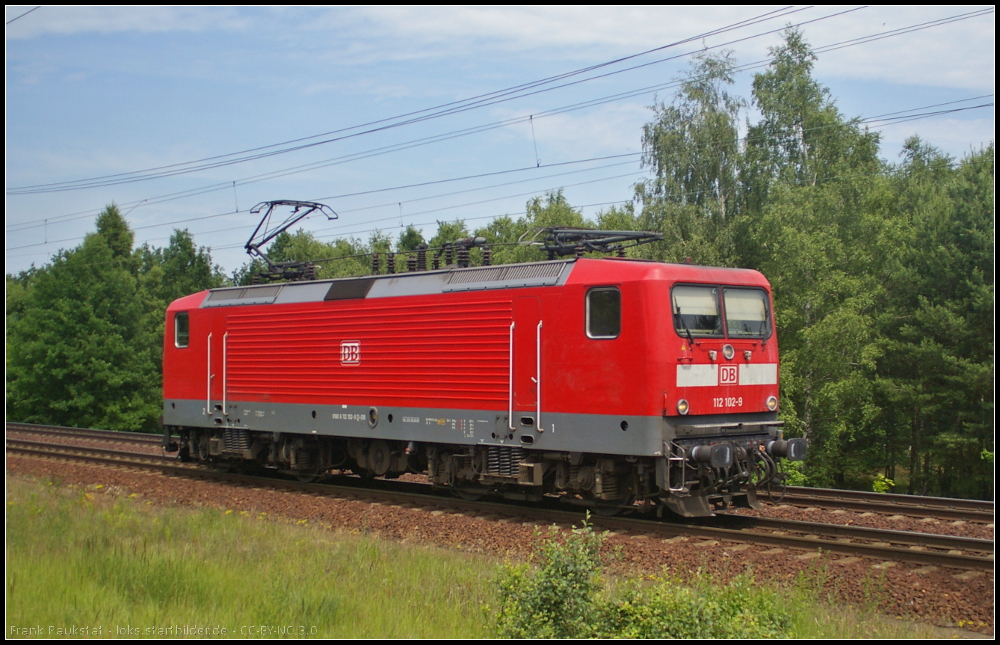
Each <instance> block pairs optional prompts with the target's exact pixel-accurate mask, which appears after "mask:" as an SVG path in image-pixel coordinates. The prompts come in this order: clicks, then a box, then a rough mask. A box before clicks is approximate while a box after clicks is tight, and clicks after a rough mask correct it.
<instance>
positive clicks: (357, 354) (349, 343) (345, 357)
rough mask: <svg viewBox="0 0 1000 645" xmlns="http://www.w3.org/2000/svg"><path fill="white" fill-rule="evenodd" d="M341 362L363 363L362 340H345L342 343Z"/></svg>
mask: <svg viewBox="0 0 1000 645" xmlns="http://www.w3.org/2000/svg"><path fill="white" fill-rule="evenodd" d="M340 364H341V365H360V364H361V341H359V340H345V341H342V342H341V343H340Z"/></svg>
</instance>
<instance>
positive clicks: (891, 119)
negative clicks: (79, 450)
mask: <svg viewBox="0 0 1000 645" xmlns="http://www.w3.org/2000/svg"><path fill="white" fill-rule="evenodd" d="M985 96H991V95H985ZM965 100H968V99H965ZM956 102H961V101H949V102H947V103H943V104H939V105H949V104H954V103H956ZM992 106H993V103H992V102H990V103H983V104H980V105H975V106H968V107H962V108H952V109H949V110H935V111H932V112H926V113H920V114H911V115H905V114H904V115H901V116H889V115H893V114H899V113H900V112H912V111H913V110H916V109H920V108H911V109H909V110H901V111H899V112H892V113H887V114H886V115H878V116H875V117H869V118H867V119H860V120H858V121H857V123H858V124H864V125H867V124H869V123H882V125H873V126H872V127H876V128H878V127H886V126H887V125H891V124H894V123H900V122H906V121H912V120H917V119H923V118H931V117H935V116H941V115H944V114H952V113H955V112H962V111H966V110H972V109H981V108H985V107H992ZM886 117H888V118H886ZM831 127H841V126H840V125H839V124H838V125H829V126H818V127H815V128H808V129H807V130H808V131H811V130H819V129H826V128H831ZM745 140H746V137H743V138H742V139H741V141H745ZM635 154H641V153H635ZM629 174H633V173H629ZM634 174H638V173H634ZM622 176H628V175H622ZM614 178H618V177H614ZM597 181H605V179H598V180H592V181H590V182H581V183H580V184H578V185H583V184H588V183H595V182H597ZM539 190H540V191H541V192H545V191H546V190H554V188H549V189H539ZM459 192H466V191H459ZM537 192H539V191H532V192H531V193H525V194H535V193H537ZM516 196H521V195H514V196H507V197H503V198H497V199H509V198H512V197H516ZM309 201H319V200H318V199H312V200H309ZM485 201H496V200H495V199H494V200H485ZM625 201H630V200H625ZM399 204H400V206H402V202H399ZM451 208H453V207H446V208H442V209H437V210H449V209H451ZM247 212H248V211H247ZM423 212H435V211H423ZM234 214H238V213H233V212H225V213H218V214H214V215H206V216H199V217H194V218H189V219H187V220H180V221H177V222H172V223H166V224H164V223H160V224H153V225H149V226H140V227H135V228H134V229H133V230H142V229H145V228H159V227H162V226H169V225H172V224H177V223H187V222H191V221H200V220H205V219H212V218H217V217H224V216H226V215H234ZM389 219H393V220H394V219H396V218H395V217H392V218H386V220H389ZM376 221H383V220H376ZM222 230H231V229H222ZM79 239H82V238H80V237H74V238H67V239H63V240H53V241H50V242H42V243H37V244H27V245H23V246H16V247H8V249H7V250H9V251H10V250H20V249H24V248H31V247H35V246H49V245H53V244H60V243H62V242H72V241H76V240H79ZM219 248H229V247H219ZM14 257H24V256H14Z"/></svg>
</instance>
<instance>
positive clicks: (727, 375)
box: [719, 365, 740, 385]
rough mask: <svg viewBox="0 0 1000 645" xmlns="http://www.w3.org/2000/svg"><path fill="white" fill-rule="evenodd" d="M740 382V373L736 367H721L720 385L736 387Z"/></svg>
mask: <svg viewBox="0 0 1000 645" xmlns="http://www.w3.org/2000/svg"><path fill="white" fill-rule="evenodd" d="M739 382H740V373H739V368H738V367H737V366H736V365H720V366H719V385H736V384H737V383H739Z"/></svg>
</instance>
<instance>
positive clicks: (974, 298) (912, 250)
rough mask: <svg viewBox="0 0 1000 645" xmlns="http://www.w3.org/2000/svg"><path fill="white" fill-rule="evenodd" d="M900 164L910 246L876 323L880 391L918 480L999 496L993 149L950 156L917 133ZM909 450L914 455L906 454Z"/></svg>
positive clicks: (890, 467) (923, 485) (938, 488)
mask: <svg viewBox="0 0 1000 645" xmlns="http://www.w3.org/2000/svg"><path fill="white" fill-rule="evenodd" d="M904 155H905V159H904V162H903V164H902V165H901V166H900V168H899V170H898V171H897V173H896V177H895V179H896V182H897V191H898V202H897V209H898V212H899V214H900V215H899V216H900V219H901V221H902V222H903V223H904V225H905V228H904V233H905V234H906V236H907V237H906V240H905V241H906V244H905V247H904V252H903V253H902V255H901V257H900V259H899V262H898V263H897V265H896V270H895V271H894V272H893V274H892V276H891V280H890V282H889V288H888V290H887V297H886V299H885V304H884V306H883V307H882V314H881V315H880V316H879V319H878V323H879V327H880V330H881V332H882V340H881V349H882V359H881V360H880V362H879V373H878V376H879V381H878V386H879V393H880V395H881V396H882V397H883V398H884V400H885V402H886V404H885V407H886V414H885V419H884V421H885V424H886V425H887V426H888V427H891V428H893V429H894V431H895V432H896V436H895V441H894V442H893V454H892V456H891V457H892V458H891V459H890V460H889V462H888V463H887V464H886V466H887V471H888V474H887V476H889V477H891V476H892V475H893V474H894V473H893V471H894V469H895V464H896V460H897V459H900V460H901V461H904V463H905V465H906V466H907V471H908V490H909V492H911V493H913V492H917V493H933V494H938V495H949V496H950V495H959V496H977V497H983V498H991V497H992V496H993V468H992V464H988V463H987V462H985V461H984V460H983V459H981V458H980V457H981V455H982V454H983V451H984V450H985V451H992V449H993V430H994V426H993V363H994V353H993V352H994V349H993V342H992V337H993V329H994V328H993V280H994V274H993V236H994V224H993V222H994V205H993V204H994V188H993V175H994V147H993V145H992V144H991V145H990V146H989V147H988V148H986V149H984V150H981V151H979V152H974V153H971V154H969V155H968V156H967V157H966V158H965V159H963V160H962V162H961V163H960V164H959V165H958V167H957V168H956V167H955V166H954V164H953V163H952V160H951V159H949V158H948V157H946V156H945V155H942V154H941V153H940V152H939V151H937V150H935V149H934V148H932V147H930V146H927V145H925V144H923V143H922V142H920V141H919V140H918V139H916V138H913V139H911V140H909V141H907V143H906V146H905V148H904ZM903 453H908V454H907V455H906V457H902V454H903Z"/></svg>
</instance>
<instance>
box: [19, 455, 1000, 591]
mask: <svg viewBox="0 0 1000 645" xmlns="http://www.w3.org/2000/svg"><path fill="white" fill-rule="evenodd" d="M7 450H8V452H9V453H14V454H21V455H29V456H34V457H43V458H50V459H63V460H73V461H82V462H86V463H91V464H98V465H105V466H114V467H131V468H141V469H144V470H155V471H158V472H161V473H164V474H168V475H171V476H181V477H188V478H197V479H207V480H214V481H221V482H225V483H228V484H230V485H240V486H249V487H254V488H259V487H268V488H277V489H283V490H289V491H295V492H300V493H305V494H310V495H320V496H327V497H334V498H359V497H361V498H363V499H365V500H368V501H375V502H382V503H391V504H406V505H411V506H416V507H423V508H430V509H437V510H442V509H443V510H445V511H446V512H457V513H474V514H483V513H488V514H492V515H497V516H499V517H507V518H510V519H515V520H518V521H522V522H523V521H533V522H536V523H540V524H552V523H555V524H561V525H572V524H575V523H578V522H579V521H580V513H579V511H578V510H572V511H571V510H565V509H563V508H554V507H553V505H544V506H526V505H512V504H510V503H507V502H504V503H500V502H490V501H482V500H480V501H475V502H469V501H463V500H460V499H456V498H453V497H450V496H448V497H444V496H442V493H441V491H440V490H434V489H431V488H430V486H429V485H427V484H415V483H405V482H385V481H379V480H376V481H377V482H378V483H376V484H375V486H374V487H362V481H361V480H360V479H359V478H356V477H347V476H339V477H331V478H330V480H329V481H330V483H320V484H304V483H300V482H297V481H289V480H283V479H278V478H274V477H262V476H256V475H245V474H238V473H224V472H220V471H217V470H213V469H210V468H205V467H203V466H198V465H193V464H181V463H179V462H177V461H176V460H175V459H171V458H168V457H164V456H162V455H149V454H136V453H129V452H127V451H119V450H108V449H101V448H91V447H81V446H68V445H52V444H45V443H41V442H31V441H24V440H11V439H8V440H7ZM554 504H558V503H557V502H554ZM591 521H592V523H593V524H594V526H595V527H596V528H599V529H606V530H612V531H615V532H623V533H629V534H633V535H643V536H646V537H650V538H654V539H655V538H659V539H663V540H668V541H673V540H678V539H682V540H689V539H701V540H709V541H711V540H715V541H719V542H722V541H726V542H737V543H744V544H754V545H760V546H768V547H772V548H782V549H786V548H787V549H794V550H801V551H805V552H812V553H816V552H818V551H822V552H827V553H833V554H837V555H840V556H845V557H867V558H876V559H879V560H883V561H897V562H908V563H912V564H916V565H921V566H934V567H942V568H953V569H964V570H979V571H985V570H993V568H994V560H993V541H992V540H977V539H973V538H958V537H953V536H943V535H935V534H927V533H911V532H904V531H886V530H881V529H864V528H860V527H847V526H842V525H831V524H820V523H812V522H798V521H790V520H774V519H768V518H749V517H745V516H730V515H725V514H723V515H722V516H721V517H720V518H718V521H716V522H713V525H708V524H707V523H706V522H669V521H660V520H651V519H640V518H635V517H628V516H626V517H600V516H593V517H592V518H591ZM719 524H722V526H720V525H719Z"/></svg>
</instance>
